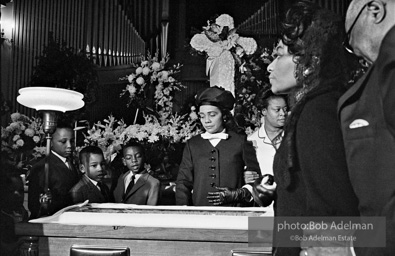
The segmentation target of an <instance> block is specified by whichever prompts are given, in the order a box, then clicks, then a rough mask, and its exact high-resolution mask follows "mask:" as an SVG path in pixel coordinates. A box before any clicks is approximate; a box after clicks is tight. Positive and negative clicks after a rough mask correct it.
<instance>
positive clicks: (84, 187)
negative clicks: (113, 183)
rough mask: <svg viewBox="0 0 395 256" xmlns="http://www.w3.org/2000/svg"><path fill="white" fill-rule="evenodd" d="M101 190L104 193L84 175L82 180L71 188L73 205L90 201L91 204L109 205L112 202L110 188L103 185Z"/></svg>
mask: <svg viewBox="0 0 395 256" xmlns="http://www.w3.org/2000/svg"><path fill="white" fill-rule="evenodd" d="M101 189H102V191H100V190H99V188H98V187H97V186H96V185H94V184H93V183H92V181H90V180H89V178H88V177H87V176H86V175H83V176H82V178H81V180H80V181H79V182H78V183H77V184H75V185H74V187H72V188H71V190H70V197H71V200H72V201H73V204H78V203H82V202H84V201H85V200H89V203H108V202H110V201H112V200H111V198H112V196H111V193H110V190H109V189H108V187H107V186H106V185H105V184H103V186H102V187H101Z"/></svg>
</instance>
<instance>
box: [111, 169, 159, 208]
mask: <svg viewBox="0 0 395 256" xmlns="http://www.w3.org/2000/svg"><path fill="white" fill-rule="evenodd" d="M127 174H128V172H126V173H125V174H123V175H121V176H120V177H119V179H118V183H117V186H116V187H115V190H114V199H115V202H116V203H125V204H138V205H156V204H157V203H158V199H159V191H160V182H159V180H157V179H155V178H154V177H152V176H151V175H149V174H148V173H144V174H142V175H141V176H140V178H139V179H138V180H137V181H136V183H135V184H134V186H133V188H132V189H131V190H130V191H129V192H128V194H127V195H125V198H124V200H123V199H122V197H123V194H124V191H125V183H124V179H125V176H126V175H127Z"/></svg>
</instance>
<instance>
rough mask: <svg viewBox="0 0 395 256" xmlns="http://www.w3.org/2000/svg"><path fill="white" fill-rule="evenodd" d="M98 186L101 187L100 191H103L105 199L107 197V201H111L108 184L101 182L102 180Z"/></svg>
mask: <svg viewBox="0 0 395 256" xmlns="http://www.w3.org/2000/svg"><path fill="white" fill-rule="evenodd" d="M97 186H98V187H99V188H100V192H101V194H102V195H103V196H104V199H105V200H106V201H107V202H109V200H110V198H109V195H108V194H107V187H106V185H104V184H103V183H101V182H98V183H97Z"/></svg>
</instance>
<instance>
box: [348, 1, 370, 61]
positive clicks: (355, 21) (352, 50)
mask: <svg viewBox="0 0 395 256" xmlns="http://www.w3.org/2000/svg"><path fill="white" fill-rule="evenodd" d="M370 3H371V2H368V3H366V4H365V5H364V6H362V8H361V10H360V11H359V13H358V15H357V16H356V18H355V20H354V22H353V23H352V24H351V26H350V28H349V29H348V31H347V33H346V38H345V39H344V41H343V46H344V49H346V51H348V52H349V53H351V54H354V49H353V48H352V46H351V45H350V35H351V32H352V29H353V28H354V26H355V24H356V23H357V21H358V19H359V16H361V14H362V11H363V10H364V9H365V7H366V6H368V5H369V4H370Z"/></svg>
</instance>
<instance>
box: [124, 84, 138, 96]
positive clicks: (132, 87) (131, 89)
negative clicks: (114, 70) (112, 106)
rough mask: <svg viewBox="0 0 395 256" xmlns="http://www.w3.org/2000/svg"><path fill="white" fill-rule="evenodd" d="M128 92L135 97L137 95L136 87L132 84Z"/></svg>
mask: <svg viewBox="0 0 395 256" xmlns="http://www.w3.org/2000/svg"><path fill="white" fill-rule="evenodd" d="M126 90H128V91H129V93H130V95H134V94H135V93H136V87H134V85H132V84H128V85H127V86H126Z"/></svg>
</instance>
